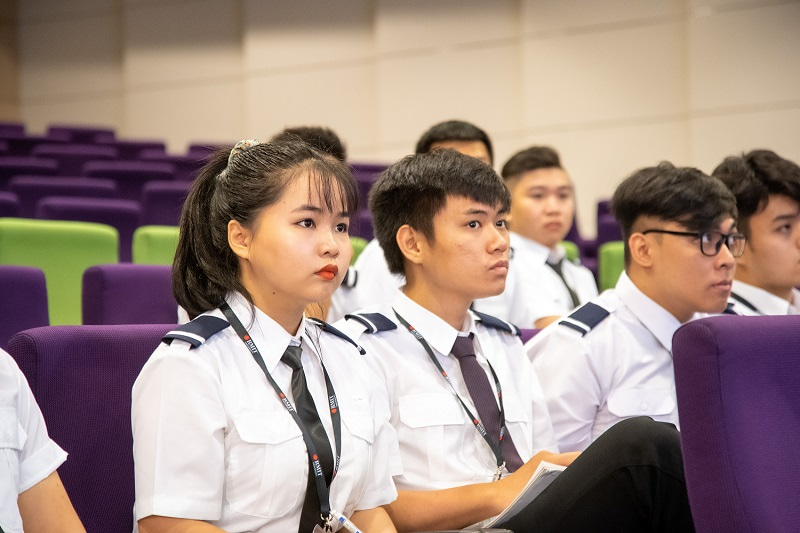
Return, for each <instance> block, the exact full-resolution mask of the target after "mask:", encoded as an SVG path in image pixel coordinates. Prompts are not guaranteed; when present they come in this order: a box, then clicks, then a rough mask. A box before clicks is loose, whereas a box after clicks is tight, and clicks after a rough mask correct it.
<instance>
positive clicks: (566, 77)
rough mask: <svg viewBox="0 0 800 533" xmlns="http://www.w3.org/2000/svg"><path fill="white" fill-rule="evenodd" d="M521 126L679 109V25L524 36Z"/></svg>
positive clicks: (682, 75)
mask: <svg viewBox="0 0 800 533" xmlns="http://www.w3.org/2000/svg"><path fill="white" fill-rule="evenodd" d="M523 50H524V52H523V53H524V63H523V69H524V72H523V79H524V87H525V95H524V116H525V125H526V126H527V127H531V126H542V125H552V124H565V123H575V124H581V123H587V122H593V121H608V120H624V119H630V118H636V117H654V116H656V117H657V116H663V115H674V114H679V113H684V112H685V110H686V106H687V99H686V92H685V79H686V49H685V44H684V24H682V23H674V24H663V25H657V26H646V27H641V28H632V29H624V30H620V31H615V32H602V33H591V34H580V35H570V36H559V37H553V38H547V39H531V40H528V41H526V42H525V45H524V48H523Z"/></svg>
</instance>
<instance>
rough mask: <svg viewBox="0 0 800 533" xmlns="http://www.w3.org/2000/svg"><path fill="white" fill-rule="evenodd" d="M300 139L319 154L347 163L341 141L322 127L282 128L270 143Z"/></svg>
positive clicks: (328, 129)
mask: <svg viewBox="0 0 800 533" xmlns="http://www.w3.org/2000/svg"><path fill="white" fill-rule="evenodd" d="M291 135H294V136H297V137H300V138H301V139H302V140H303V141H305V142H307V143H308V144H310V145H311V146H312V147H314V148H316V149H317V150H319V151H320V152H325V153H328V154H331V155H332V156H333V157H335V158H336V159H338V160H339V161H347V149H346V148H345V147H344V143H343V142H342V139H340V138H339V136H338V135H336V132H334V131H333V130H332V129H330V128H326V127H324V126H297V127H293V128H284V130H283V131H281V132H280V133H277V134H275V136H274V137H272V139H270V140H271V141H281V140H286V139H287V138H288V137H289V136H291Z"/></svg>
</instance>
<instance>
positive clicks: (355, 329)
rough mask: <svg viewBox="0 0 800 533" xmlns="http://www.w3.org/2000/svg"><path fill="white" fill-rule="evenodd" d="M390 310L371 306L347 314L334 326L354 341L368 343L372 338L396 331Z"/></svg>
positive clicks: (395, 324) (395, 323)
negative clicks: (361, 340)
mask: <svg viewBox="0 0 800 533" xmlns="http://www.w3.org/2000/svg"><path fill="white" fill-rule="evenodd" d="M391 317H392V312H391V309H385V308H384V306H371V307H368V308H365V309H362V310H360V311H358V312H355V313H348V314H346V315H345V316H344V318H343V319H342V320H339V321H338V322H336V324H335V326H336V327H338V328H340V329H341V330H342V331H344V332H346V333H347V334H348V335H349V336H351V337H353V338H354V339H357V340H360V339H363V340H365V341H368V340H369V338H371V337H372V336H378V337H379V336H382V335H383V334H384V333H386V332H389V331H394V330H396V329H397V322H396V321H395V320H393V319H392V318H391Z"/></svg>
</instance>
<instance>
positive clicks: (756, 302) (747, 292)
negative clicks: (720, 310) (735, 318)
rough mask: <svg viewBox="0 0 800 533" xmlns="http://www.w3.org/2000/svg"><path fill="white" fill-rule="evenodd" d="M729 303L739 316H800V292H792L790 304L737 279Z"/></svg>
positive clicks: (795, 290)
mask: <svg viewBox="0 0 800 533" xmlns="http://www.w3.org/2000/svg"><path fill="white" fill-rule="evenodd" d="M736 296H739V297H740V298H739V299H737V298H736ZM743 300H744V301H743ZM728 303H731V304H733V307H732V309H733V311H734V312H736V314H738V315H744V316H758V315H797V314H800V291H798V290H797V289H794V290H792V303H789V302H788V301H786V300H784V299H783V298H781V297H779V296H775V295H774V294H772V293H771V292H767V291H765V290H764V289H762V288H760V287H756V286H754V285H750V284H749V283H745V282H743V281H739V280H736V279H735V280H733V290H732V291H731V297H730V298H729V299H728ZM751 306H752V307H755V309H752V308H751Z"/></svg>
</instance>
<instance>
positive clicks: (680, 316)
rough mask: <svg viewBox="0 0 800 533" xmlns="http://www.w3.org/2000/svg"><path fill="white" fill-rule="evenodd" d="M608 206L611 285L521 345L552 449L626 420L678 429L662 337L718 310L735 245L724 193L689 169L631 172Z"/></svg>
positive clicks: (571, 446) (664, 166)
mask: <svg viewBox="0 0 800 533" xmlns="http://www.w3.org/2000/svg"><path fill="white" fill-rule="evenodd" d="M611 203H612V209H613V211H614V215H615V216H616V217H617V220H619V222H620V224H621V226H622V231H623V236H624V239H625V271H624V272H623V273H622V274H621V275H620V278H619V281H618V282H617V284H616V287H615V288H614V289H613V290H609V291H606V292H604V293H603V294H601V295H600V296H598V297H597V298H595V299H594V300H592V301H591V302H590V303H588V304H586V305H584V306H582V307H580V308H578V309H577V310H576V311H575V312H573V313H572V314H570V315H569V316H568V317H565V318H564V319H563V320H561V321H559V322H558V323H555V324H552V325H551V326H550V327H548V328H546V329H545V330H544V331H542V332H541V333H539V334H538V335H537V336H536V337H534V338H533V339H531V341H529V343H528V344H527V345H526V349H527V352H528V355H529V356H530V358H531V360H532V361H533V363H534V368H536V371H537V373H538V374H539V378H540V379H541V380H542V386H543V388H544V393H545V397H546V399H547V405H548V407H549V408H550V416H551V418H552V421H553V429H554V431H555V434H556V438H557V439H558V444H559V447H560V448H561V449H562V450H570V451H571V450H583V449H584V448H586V447H587V446H589V445H590V444H591V443H592V442H593V441H594V440H595V439H597V438H598V437H599V436H600V435H601V434H603V432H605V431H606V430H607V429H608V428H610V427H612V426H613V425H614V424H616V423H617V422H619V421H620V420H623V419H625V418H629V417H632V416H641V415H646V416H650V417H652V418H654V419H655V420H661V421H664V422H671V423H673V424H676V425H677V424H678V410H677V400H676V396H675V377H674V374H673V368H672V335H673V333H675V330H676V329H678V327H679V326H680V325H681V324H682V323H684V322H686V321H688V320H690V319H691V318H692V317H693V316H694V315H695V313H720V312H722V311H724V310H725V308H726V305H727V301H728V296H729V295H730V291H731V283H732V280H733V273H734V270H735V268H736V263H735V261H734V258H735V257H738V256H740V255H741V254H742V251H743V250H744V245H745V237H744V235H741V234H739V233H737V232H736V201H735V199H734V197H733V194H731V192H730V191H729V190H728V189H727V188H726V187H725V185H724V184H723V183H722V182H721V181H719V180H718V179H716V178H712V177H710V176H707V175H706V174H703V173H702V172H700V171H699V170H696V169H692V168H676V167H674V166H673V165H672V164H670V163H661V164H660V165H658V166H656V167H649V168H644V169H641V170H639V171H637V172H635V173H634V174H633V175H631V176H630V177H629V178H627V179H626V180H625V181H623V182H622V184H620V186H619V187H618V188H617V190H616V191H615V192H614V196H613V198H612V201H611Z"/></svg>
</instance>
